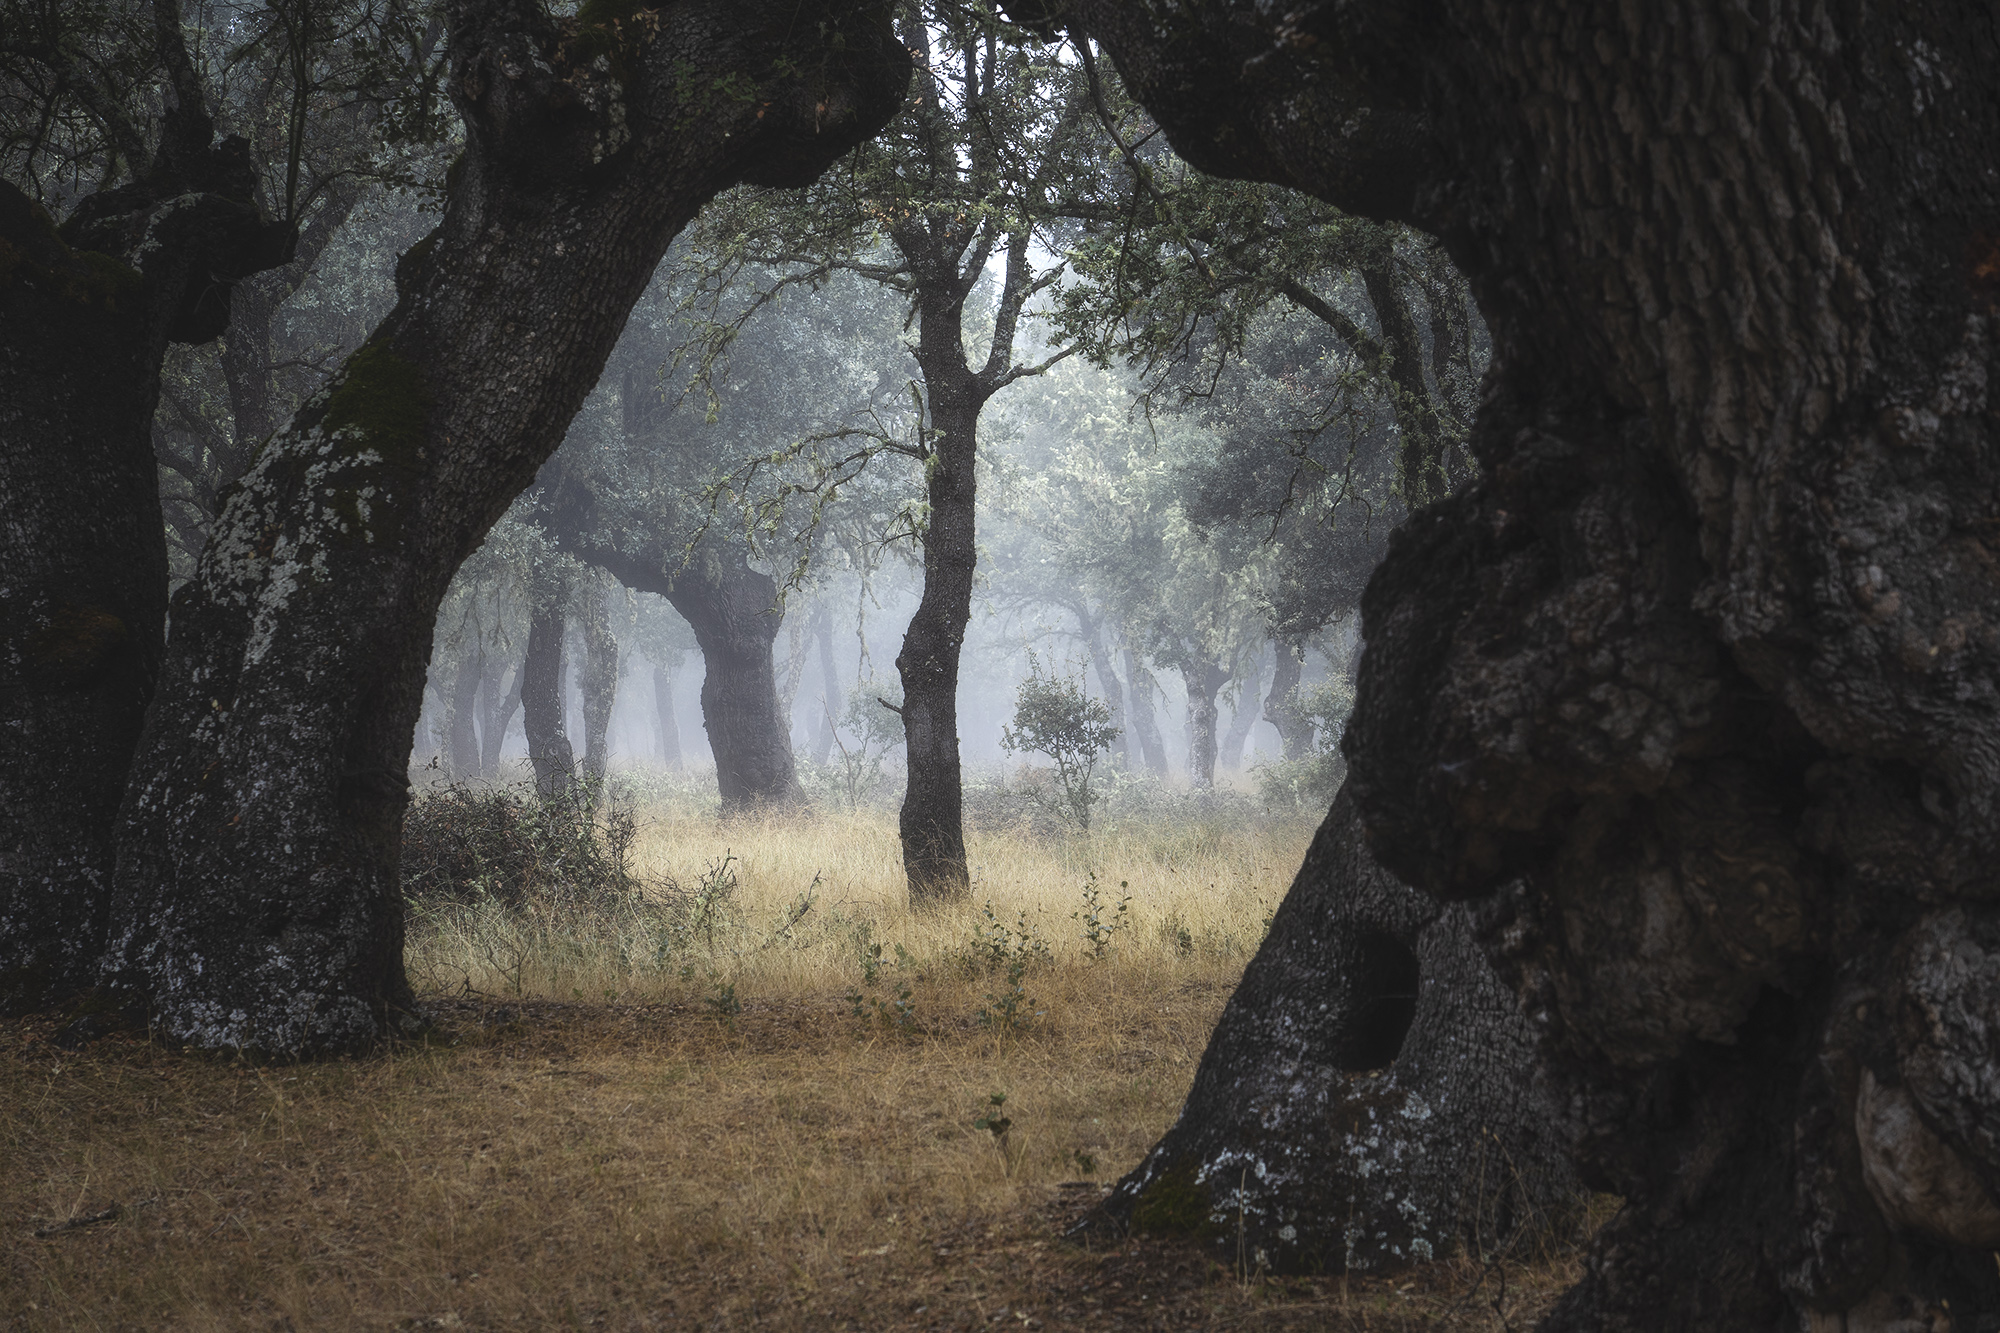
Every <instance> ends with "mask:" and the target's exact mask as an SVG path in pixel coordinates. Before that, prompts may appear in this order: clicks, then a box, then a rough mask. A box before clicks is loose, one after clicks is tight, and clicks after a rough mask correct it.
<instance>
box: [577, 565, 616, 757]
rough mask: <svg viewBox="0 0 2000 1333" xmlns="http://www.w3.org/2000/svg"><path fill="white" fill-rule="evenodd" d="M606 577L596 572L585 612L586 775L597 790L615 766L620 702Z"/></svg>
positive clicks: (583, 627) (583, 626) (582, 683)
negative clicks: (615, 713) (615, 710)
mask: <svg viewBox="0 0 2000 1333" xmlns="http://www.w3.org/2000/svg"><path fill="white" fill-rule="evenodd" d="M608 591H609V590H608V589H607V588H606V587H605V586H604V577H603V575H601V574H596V573H595V572H593V574H592V577H591V579H590V587H589V588H588V590H587V591H586V594H585V598H584V602H583V606H582V608H581V609H582V612H583V615H582V617H581V619H582V622H583V623H582V626H581V628H582V630H583V671H582V673H581V678H580V679H579V681H578V684H579V685H580V686H581V688H582V691H583V774H584V778H585V780H586V781H588V782H589V783H590V785H591V788H592V790H596V789H597V788H599V787H601V786H602V785H603V783H604V770H605V768H606V766H607V765H609V764H610V762H611V753H610V741H611V707H612V705H613V704H615V703H616V702H617V701H618V640H617V639H615V638H613V637H612V636H611V616H610V608H609V607H608V606H607V605H606V602H605V595H606V593H607V592H608Z"/></svg>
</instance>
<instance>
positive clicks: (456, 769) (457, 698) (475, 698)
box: [446, 630, 486, 782]
mask: <svg viewBox="0 0 2000 1333" xmlns="http://www.w3.org/2000/svg"><path fill="white" fill-rule="evenodd" d="M473 632H474V635H475V637H474V638H473V641H472V642H471V643H470V644H464V645H461V647H460V649H459V656H458V666H457V669H456V670H455V671H454V672H453V673H452V682H451V712H450V714H449V717H448V721H447V723H446V731H447V735H448V736H449V738H450V741H451V745H450V749H449V754H450V759H451V776H452V778H453V779H454V780H456V781H461V782H462V781H464V780H465V779H466V778H476V777H478V776H479V733H478V732H477V731H476V730H475V728H474V722H475V720H476V717H477V712H478V707H479V682H480V679H481V678H482V677H483V676H484V675H485V674H486V650H485V648H484V647H482V646H481V645H480V643H479V640H478V638H477V637H476V636H477V631H476V630H474V631H473Z"/></svg>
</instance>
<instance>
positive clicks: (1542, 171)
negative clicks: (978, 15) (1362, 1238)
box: [1064, 0, 2000, 1330]
mask: <svg viewBox="0 0 2000 1333" xmlns="http://www.w3.org/2000/svg"><path fill="white" fill-rule="evenodd" d="M1064 12H1065V18H1066V21H1068V22H1071V23H1073V24H1076V25H1079V26H1082V27H1084V28H1087V29H1088V30H1089V31H1091V32H1092V33H1093V34H1094V35H1096V36H1098V37H1099V38H1101V39H1102V40H1103V41H1104V42H1105V43H1106V45H1107V46H1108V47H1109V48H1110V49H1111V51H1112V53H1113V54H1114V56H1115V57H1116V59H1117V61H1118V64H1119V67H1120V69H1121V71H1122V72H1123V73H1124V75H1125V77H1126V79H1127V81H1128V84H1129V85H1130V86H1131V87H1132V89H1133V91H1134V94H1135V95H1136V96H1137V97H1138V99H1139V100H1140V101H1142V102H1144V103H1146V104H1147V105H1148V107H1149V108H1150V109H1151V110H1152V111H1153V112H1154V113H1155V114H1156V115H1158V116H1159V117H1160V119H1161V122H1162V124H1163V125H1164V126H1165V128H1166V129H1167V132H1168V134H1169V136H1170V137H1171V138H1172V139H1173V141H1174V145H1175V148H1176V150H1177V151H1178V152H1180V153H1181V154H1182V155H1183V156H1185V157H1186V158H1188V160H1190V161H1191V162H1193V163H1195V164H1196V165H1197V166H1200V167H1202V168H1204V169H1206V170H1210V171H1213V172H1216V173H1218V174H1225V175H1233V176H1242V177H1249V178H1255V179H1262V180H1274V181H1282V182H1286V183H1290V184H1294V185H1296V186H1298V187H1299V188H1302V189H1305V190H1308V191H1310V192H1313V193H1315V194H1317V195H1319V196H1320V197H1322V198H1325V199H1327V200H1328V201H1330V202H1332V203H1334V204H1336V205H1337V206H1339V207H1341V208H1343V209H1346V210H1349V211H1351V212H1355V213H1359V214H1363V215H1366V216H1371V217H1376V218H1381V219H1391V220H1402V221H1408V222H1410V223H1413V224H1414V225H1417V226H1420V227H1422V228H1423V229H1425V230H1427V231H1429V232H1431V233H1433V234H1435V235H1438V236H1440V237H1441V238H1442V239H1443V240H1444V242H1445V244H1446V246H1447V247H1448V248H1449V249H1450V251H1451V253H1452V254H1453V256H1454V258H1455V259H1456V261H1457V262H1458V263H1459V265H1460V266H1461V267H1462V268H1463V269H1464V270H1465V272H1466V273H1467V276H1468V277H1469V279H1470V280H1471V282H1472V286H1473V289H1474V291H1475V293H1476V294H1477V296H1478V299H1479V303H1480V308H1481V311H1482V312H1483V313H1484V315H1485V317H1486V321H1487V323H1488V325H1489V327H1490V329H1491V330H1492V336H1493V343H1494V365H1495V370H1494V372H1493V373H1492V374H1491V376H1490V377H1489V380H1488V383H1487V385H1486V388H1485V391H1484V394H1483V396H1482V401H1481V407H1480V411H1479V415H1478V418H1477V420H1476V422H1475V425H1474V429H1473V436H1472V445H1473V449H1474V452H1475V453H1476V454H1477V455H1478V457H1479V460H1480V463H1481V470H1482V479H1481V480H1480V481H1479V482H1478V483H1477V484H1476V485H1475V486H1473V487H1472V488H1471V489H1470V490H1469V491H1468V492H1466V493H1464V494H1462V495H1460V496H1457V497H1454V498H1453V499H1451V500H1448V501H1445V502H1443V503H1441V504H1439V505H1436V506H1434V507H1432V508H1431V509H1429V510H1427V511H1425V512H1423V513H1420V514H1418V515H1416V516H1415V517H1413V518H1412V519H1411V520H1410V521H1409V522H1408V523H1407V524H1406V525H1405V527H1404V528H1403V530H1402V531H1400V532H1399V533H1398V534H1397V535H1396V537H1395V538H1394V539H1393V540H1392V541H1391V543H1390V549H1389V553H1388V557H1387V560H1386V562H1385V563H1384V565H1383V567H1382V568H1381V569H1380V570H1379V571H1378V572H1377V574H1376V575H1375V577H1374V579H1373V581H1372V582H1371V583H1370V585H1369V590H1368V593H1367V596H1366V598H1365V599H1364V602H1363V608H1362V609H1363V617H1364V624H1365V627H1366V640H1367V648H1366V651H1365V653H1364V655H1363V658H1362V663H1361V670H1360V679H1359V698H1358V703H1357V707H1356V714H1355V718H1354V721H1353V723H1352V724H1351V726H1350V728H1349V732H1348V738H1347V743H1346V744H1347V755H1348V760H1349V764H1350V773H1351V777H1350V789H1351V791H1352V792H1353V795H1354V800H1355V805H1356V807H1357V808H1358V810H1359V812H1360V816H1361V819H1362V822H1363V823H1364V825H1365V826H1366V829H1367V832H1368V836H1369V842H1370V846H1371V847H1372V848H1373V849H1374V850H1375V851H1376V853H1377V854H1379V856H1380V857H1381V860H1382V862H1383V864H1384V865H1385V866H1386V867H1387V868H1388V869H1390V870H1391V871H1392V872H1394V873H1396V874H1398V875H1401V876H1403V877H1405V878H1407V879H1408V881H1409V882H1410V883H1412V884H1413V885H1415V886H1417V887H1418V888H1420V889H1422V890H1423V891H1425V892H1426V893H1428V894H1431V895H1432V896H1434V897H1436V898H1439V899H1443V900H1468V901H1469V902H1470V904H1471V906H1472V910H1474V911H1475V912H1477V913H1478V914H1479V915H1480V917H1481V919H1482V921H1483V923H1484V925H1485V929H1483V930H1482V932H1481V936H1480V940H1481V944H1482V946H1483V948H1484V949H1485V951H1486V953H1487V955H1488V957H1489V958H1490V959H1491V960H1492V961H1493V962H1494V964H1495V965H1496V967H1497V969H1498V970H1499V971H1500V972H1501V974H1502V975H1503V976H1504V977H1505V978H1506V979H1507V980H1508V981H1509V982H1510V983H1511V985H1512V986H1513V988H1514V989H1515V990H1516V991H1517V993H1518V994H1519V995H1520V996H1521V997H1522V998H1523V1000H1524V1001H1525V1002H1526V1003H1527V1004H1528V1005H1530V1006H1531V1008H1532V1010H1533V1012H1534V1013H1535V1014H1536V1015H1537V1019H1538V1022H1539V1024H1540V1028H1541V1030H1540V1033H1539V1042H1538V1050H1537V1059H1538V1062H1539V1064H1540V1067H1541V1069H1542V1071H1543V1072H1544V1074H1545V1075H1546V1076H1547V1077H1548V1078H1549V1079H1550V1080H1551V1083H1552V1085H1553V1086H1554V1088H1555V1089H1556V1090H1557V1092H1558V1095H1559V1096H1560V1097H1561V1099H1562V1100H1563V1101H1564V1103H1565V1104H1568V1105H1572V1106H1575V1107H1576V1108H1577V1109H1578V1111H1579V1112H1580V1117H1581V1122H1582V1123H1581V1125H1580V1127H1579V1148H1580V1153H1581V1162H1582V1165H1583V1168H1584V1172H1585V1179H1586V1180H1587V1181H1588V1182H1589V1183H1590V1184H1591V1185H1592V1186H1593V1187H1595V1188H1600V1189H1608V1190H1614V1191H1616V1192H1618V1193H1620V1194H1621V1195H1623V1196H1624V1198H1625V1201H1626V1202H1625V1206H1624V1208H1623V1210H1622V1211H1621V1213H1620V1214H1619V1216H1618V1217H1617V1218H1616V1219H1614V1220H1613V1221H1612V1222H1611V1223H1610V1224H1609V1225H1607V1226H1606V1227H1605V1228H1604V1229H1603V1230H1602V1231H1601V1232H1600V1233H1599V1234H1598V1236H1597V1238H1596V1240H1595V1242H1594V1244H1593V1251H1592V1258H1591V1261H1590V1265H1589V1268H1588V1271H1587V1276H1586V1277H1585V1279H1584V1280H1583V1282H1582V1283H1581V1284H1579V1285H1578V1287H1577V1288H1575V1289H1574V1290H1572V1291H1571V1292H1570V1293H1569V1294H1568V1295H1567V1296H1566V1297H1565V1298H1564V1299H1563V1301H1562V1302H1561V1304H1560V1305H1559V1306H1558V1308H1557V1309H1556V1310H1555V1312H1554V1313H1553V1314H1552V1315H1551V1316H1550V1317H1549V1320H1548V1321H1547V1323H1546V1325H1545V1327H1547V1328H1550V1329H1555V1330H1566V1329H1593V1330H1638V1329H1668V1328H1691V1327H1705V1328H1746V1329H1748V1328H1774V1327H1780V1326H1786V1327H1790V1326H1796V1325H1797V1323H1798V1322H1799V1321H1800V1320H1801V1318H1802V1317H1804V1318H1809V1319H1810V1321H1811V1322H1812V1323H1813V1324H1814V1325H1815V1326H1829V1327H1832V1326H1843V1327H1856V1326H1872V1327H1892V1326H1895V1325H1896V1322H1897V1321H1899V1320H1906V1319H1907V1320H1915V1319H1928V1318H1929V1316H1928V1315H1927V1314H1925V1313H1924V1312H1925V1311H1929V1310H1941V1309H1943V1308H1944V1306H1946V1305H1947V1304H1948V1306H1949V1308H1950V1310H1951V1312H1952V1314H1951V1315H1950V1316H1949V1317H1950V1318H1952V1319H1954V1320H1955V1319H1956V1318H1957V1317H1958V1316H1959V1314H1960V1313H1961V1312H1970V1311H1980V1312H1982V1313H1983V1312H1986V1311H1991V1310H1993V1309H1995V1308H2000V1279H1997V1278H1996V1275H1995V1274H1994V1271H1993V1269H1992V1266H1991V1264H1990V1262H1989V1260H1988V1256H1987V1251H1988V1250H1989V1249H1990V1247H1991V1244H1992V1242H1993V1240H1994V1239H1995V1236H1996V1234H2000V1228H1996V1226H1995V1222H1996V1220H2000V1150H1996V1148H1995V1146H1994V1145H1995V1138H1994V1136H1993V1134H1992V1131H1991V1121H1990V1117H1991V1107H1992V1104H1993V1098H1992V1095H1991V1092H1990V1089H1991V1088H1993V1087H1994V1086H1995V1085H1996V1080H2000V1072H1996V1067H1995V1055H1994V1051H1993V1048H1992V1044H1991V1041H1990V1040H1989V1039H1988V1037H1986V1036H1983V1035H1980V1034H1982V1033H1985V1032H1986V1031H1987V1028H1986V1027H1985V1022H1986V1020H1985V1019H1984V1018H1978V1017H1975V1015H1980V1014H1984V1013H1989V1012H1990V1011H1991V1008H1992V1006H1993V1004H1994V1002H1995V999H1994V993H1993V989H1992V987H1993V982H1992V978H1993V976H1995V975H1996V971H1995V964H1994V962H1993V959H1994V958H1995V956H1996V953H1995V945H1994V943H1993V941H1994V940H1995V938H1996V931H1995V927H1994V924H1993V922H1994V918H1993V909H1992V907H1991V904H1990V901H1989V899H1990V892H1989V890H1990V885H1989V879H1990V875H1989V873H1988V871H1987V870H1986V869H1985V867H1987V866H1989V865H1990V864H1992V860H1993V849H1994V845H1995V842H1996V840H2000V827H1996V817H1995V813H1994V812H1995V804H1994V801H1993V795H1992V794H1993V792H1994V791H1995V790H2000V786H1996V782H1995V778H1996V776H2000V775H1996V773H1995V771H1994V768H1995V760H1994V758H1993V756H1994V755H1996V754H2000V745H1996V743H1995V736H1996V732H1997V731H2000V712H1997V711H1996V710H1995V709H1994V708H1993V707H1992V704H1991V700H1992V699H1993V698H1994V697H1996V690H1995V684H1996V675H1997V674H2000V670H1996V668H2000V645H1996V644H1995V643H1994V642H1993V641H1992V640H1991V638H1990V636H1989V635H1988V634H1987V632H1986V630H1985V628H1984V626H1985V625H1986V624H1987V623H1988V621H1989V620H1990V619H1991V618H1992V617H1993V615H1994V614H1995V612H1996V611H2000V575H1996V574H1995V573H1994V571H1993V566H1992V565H1991V563H1990V561H1989V560H1988V558H1987V556H1986V554H1985V547H1984V544H1983V543H1984V538H1983V537H1982V536H1981V534H1983V533H1984V532H1985V531H1986V525H1987V524H1988V523H1989V522H1990V518H1991V515H1992V513H1994V512H1995V507H1994V506H1995V500H1994V496H1995V484H1994V480H1993V477H1994V473H1993V470H1992V459H1993V456H1994V452H1995V448H1994V446H1995V443H1996V427H1995V424H1994V420H1993V417H1992V415H1991V412H1990V406H1989V401H1988V398H1987V390H1986V388H1985V384H1986V377H1987V376H1988V374H1989V373H1990V370H1991V368H1992V367H1993V366H1994V364H1995V362H1996V359H1997V358H1996V342H1995V333H1994V329H1995V327H1996V326H1995V324H1994V322H1993V316H1994V313H1995V311H1996V309H2000V281H1996V276H1995V275H2000V242H1997V241H1996V240H1995V236H1994V232H1993V219H1994V218H1995V217H1996V216H2000V177H1996V176H1995V175H1994V174H1993V173H1992V172H1991V171H1990V170H1988V168H1987V164H1986V163H1985V158H1986V156H1987V153H1986V148H1985V145H1987V144H1989V143H1991V142H1992V141H1993V140H1994V137H1995V135H1996V134H2000V97H1996V96H1995V80H1996V78H2000V74H1996V70H1997V69H2000V66H1996V63H1995V57H1996V56H2000V32H1996V29H1995V26H1994V23H1993V16H1992V14H1991V12H1990V9H1989V8H1988V7H1986V6H1982V5H1976V4H1966V3H1962V4H1940V5H1931V6H1922V7H1910V6H1903V5H1888V4H1879V3H1862V4H1856V5H1852V6H1848V7H1844V8H1840V9H1837V10H1819V9H1811V8H1807V7H1802V6H1792V5H1780V6H1778V7H1776V8H1774V9H1773V10H1771V11H1769V12H1767V13H1762V14H1760V15H1759V16H1757V18H1756V19H1755V20H1754V21H1748V20H1746V19H1745V18H1744V16H1741V15H1739V14H1738V13H1736V12H1735V11H1732V10H1729V9H1728V8H1727V7H1725V6H1721V5H1716V4H1713V3H1710V2H1709V0H1676V2H1675V3H1667V4H1659V5H1651V6H1645V7H1630V8H1626V9H1623V10H1617V11H1613V10H1609V9H1589V8H1583V7H1566V6H1562V5H1558V4H1555V3H1550V2H1547V0H1531V2H1530V3H1524V4H1518V5H1513V6H1507V7H1479V6H1474V5H1471V4H1460V3H1455V2H1453V3H1444V4H1441V5H1438V6H1434V7H1433V9H1432V10H1430V11H1426V13H1425V16H1424V19H1423V21H1419V20H1418V18H1417V17H1416V16H1415V14H1413V12H1412V11H1410V10H1408V9H1407V8H1406V7H1403V6H1392V5H1386V4H1372V3H1369V4H1359V5H1345V6H1326V7H1322V8H1319V9H1315V10H1307V11H1300V12H1298V13H1296V14H1286V15H1283V16H1280V15H1279V14H1278V13H1277V12H1276V11H1275V10H1272V11H1259V10H1257V9H1256V8H1255V7H1253V6H1251V5H1248V4H1224V5H1216V6H1209V7H1203V8H1199V9H1197V8H1194V7H1188V8H1185V9H1178V10H1175V11H1173V12H1172V17H1171V21H1162V22H1159V23H1157V24H1156V23H1155V22H1154V19H1155V17H1156V16H1157V11H1154V10H1152V9H1147V10H1144V11H1141V10H1139V9H1135V8H1132V7H1125V6H1118V5H1113V4H1107V3H1095V2H1094V0H1080V2H1079V3H1074V4H1071V5H1069V6H1068V7H1067V8H1066V10H1065V11H1064ZM1142 15H1143V17H1142ZM1246 62H1249V63H1254V66H1255V72H1254V75H1253V74H1252V73H1251V72H1250V68H1249V63H1246ZM1947 959H1951V960H1953V961H1950V962H1947V961H1946V960H1947ZM1947 1181H1949V1182H1951V1183H1950V1184H1949V1185H1946V1184H1945V1182H1947Z"/></svg>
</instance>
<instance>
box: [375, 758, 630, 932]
mask: <svg viewBox="0 0 2000 1333" xmlns="http://www.w3.org/2000/svg"><path fill="white" fill-rule="evenodd" d="M637 833H638V828H637V823H636V821H635V820H634V818H633V815H632V808H631V806H630V805H629V804H626V803H623V802H620V801H618V800H615V799H614V800H612V801H609V802H606V803H605V804H604V806H603V810H602V814H599V813H598V812H597V811H596V810H595V809H594V808H593V802H592V799H591V793H590V792H589V791H588V790H586V788H585V786H584V784H582V783H580V782H572V783H569V784H566V785H565V786H564V787H563V789H562V790H561V791H560V792H558V793H556V794H555V795H553V796H551V797H549V798H547V799H543V798H542V797H539V796H537V795H535V793H534V790H533V788H532V787H531V786H529V785H527V784H521V785H518V786H509V787H473V786H467V785H464V784H461V783H448V784H445V785H443V786H440V787H436V788H433V789H432V790H431V791H430V792H428V793H426V794H424V795H423V796H421V797H419V798H418V799H417V800H416V801H414V802H412V803H411V805H410V811H409V814H408V815H407V816H406V817H405V819H404V821H403V893H404V896H405V897H407V898H408V899H409V900H410V902H411V904H412V905H413V906H415V907H417V908H419V909H424V908H431V907H437V906H441V905H445V904H466V903H471V902H475V901H478V900H480V899H491V900H493V901H495V902H497V903H500V904H502V905H503V906H506V907H510V908H518V907H522V906H525V905H526V904H528V903H529V902H531V901H533V902H539V903H545V904H569V905H575V906H586V907H600V908H602V907H611V906H615V905H617V904H620V903H622V902H624V901H625V900H627V899H629V898H630V897H631V896H632V895H633V894H634V893H635V892H636V891H637V890H638V888H639V883H638V881H637V879H636V878H635V877H634V875H633V873H632V869H631V848H632V843H633V841H634V839H635V838H636V836H637Z"/></svg>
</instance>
